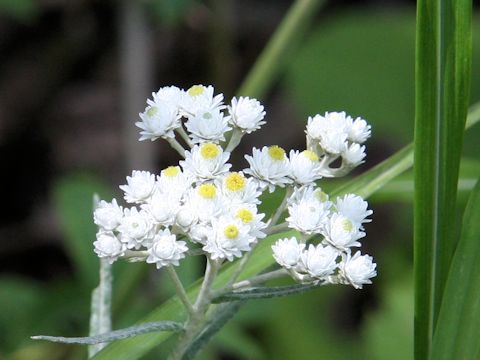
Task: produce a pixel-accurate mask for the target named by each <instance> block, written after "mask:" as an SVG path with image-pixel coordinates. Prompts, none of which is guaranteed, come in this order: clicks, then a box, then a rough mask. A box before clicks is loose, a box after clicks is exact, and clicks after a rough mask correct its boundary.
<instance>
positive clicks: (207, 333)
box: [182, 301, 244, 360]
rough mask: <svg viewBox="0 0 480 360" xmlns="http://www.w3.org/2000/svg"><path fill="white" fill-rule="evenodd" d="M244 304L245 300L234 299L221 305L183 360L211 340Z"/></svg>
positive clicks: (193, 356) (190, 357)
mask: <svg viewBox="0 0 480 360" xmlns="http://www.w3.org/2000/svg"><path fill="white" fill-rule="evenodd" d="M243 304H244V302H243V301H234V302H231V303H229V304H226V305H221V306H219V307H218V308H217V309H216V311H215V313H214V314H213V315H212V318H211V319H210V321H209V322H208V324H207V326H206V327H205V328H204V329H203V331H202V332H201V333H200V334H199V335H198V336H197V338H196V339H195V340H194V341H193V342H192V344H191V345H190V347H189V348H188V349H187V351H186V352H185V354H184V355H183V357H182V360H191V359H194V358H195V355H197V353H198V352H199V351H200V350H201V349H202V348H203V347H204V346H205V345H206V344H207V343H208V342H209V341H210V339H211V338H212V337H213V336H214V335H215V334H216V333H217V332H218V331H219V330H220V329H221V328H222V327H223V326H224V325H225V324H226V323H227V322H228V321H229V320H230V319H231V318H232V317H233V316H234V315H235V314H236V313H237V312H238V310H239V309H240V307H241V306H242V305H243Z"/></svg>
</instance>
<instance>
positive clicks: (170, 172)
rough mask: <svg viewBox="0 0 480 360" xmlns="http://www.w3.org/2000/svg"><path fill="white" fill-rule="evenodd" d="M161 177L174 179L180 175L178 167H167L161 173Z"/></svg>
mask: <svg viewBox="0 0 480 360" xmlns="http://www.w3.org/2000/svg"><path fill="white" fill-rule="evenodd" d="M162 173H163V175H165V176H167V177H175V176H177V175H178V174H179V173H180V167H178V166H169V167H167V168H166V169H164V170H163V171H162Z"/></svg>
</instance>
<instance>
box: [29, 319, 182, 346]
mask: <svg viewBox="0 0 480 360" xmlns="http://www.w3.org/2000/svg"><path fill="white" fill-rule="evenodd" d="M181 330H183V324H181V323H179V322H176V321H156V322H150V323H144V324H140V325H135V326H130V327H128V328H125V329H120V330H115V331H111V332H108V333H105V334H101V335H96V336H87V337H63V336H47V335H37V336H32V337H31V338H32V339H33V340H46V341H51V342H59V343H64V344H82V345H94V344H100V343H105V342H111V341H115V340H121V339H126V338H129V337H132V336H137V335H141V334H146V333H150V332H154V331H173V332H178V331H181Z"/></svg>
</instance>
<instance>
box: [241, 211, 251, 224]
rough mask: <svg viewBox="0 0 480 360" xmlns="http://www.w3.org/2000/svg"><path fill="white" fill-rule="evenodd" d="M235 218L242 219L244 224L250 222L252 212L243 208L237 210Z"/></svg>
mask: <svg viewBox="0 0 480 360" xmlns="http://www.w3.org/2000/svg"><path fill="white" fill-rule="evenodd" d="M237 218H238V219H240V220H242V221H243V223H244V224H248V223H251V222H252V220H253V213H252V212H251V211H250V210H248V209H245V208H242V209H240V210H238V211H237Z"/></svg>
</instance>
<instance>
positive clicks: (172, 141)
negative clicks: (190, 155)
mask: <svg viewBox="0 0 480 360" xmlns="http://www.w3.org/2000/svg"><path fill="white" fill-rule="evenodd" d="M167 141H168V143H169V144H170V146H171V147H172V148H174V149H175V150H176V151H177V152H178V153H179V154H180V156H181V157H182V158H185V149H184V148H183V146H182V145H180V143H179V142H178V141H177V140H175V139H171V138H168V139H167Z"/></svg>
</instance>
